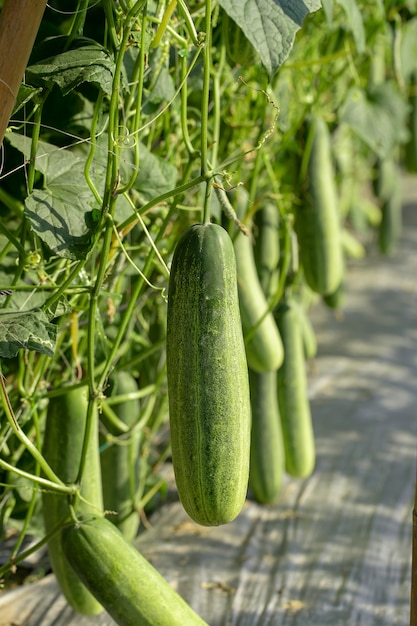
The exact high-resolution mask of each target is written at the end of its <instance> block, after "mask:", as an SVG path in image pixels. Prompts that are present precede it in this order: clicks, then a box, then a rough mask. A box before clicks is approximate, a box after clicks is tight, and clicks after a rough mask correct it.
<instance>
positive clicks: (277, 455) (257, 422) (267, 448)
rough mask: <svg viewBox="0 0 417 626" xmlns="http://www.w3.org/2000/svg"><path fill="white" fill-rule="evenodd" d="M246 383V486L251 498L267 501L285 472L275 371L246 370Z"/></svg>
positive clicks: (272, 498)
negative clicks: (248, 410)
mask: <svg viewBox="0 0 417 626" xmlns="http://www.w3.org/2000/svg"><path fill="white" fill-rule="evenodd" d="M249 385H250V397H251V408H252V431H251V456H250V472H249V485H250V487H251V490H252V493H253V495H254V498H255V500H257V501H258V502H260V503H262V504H270V503H271V502H274V501H275V500H276V499H277V497H278V496H279V494H280V491H281V488H282V482H283V478H284V472H285V456H284V443H283V440H282V429H281V420H280V416H279V409H278V388H277V373H276V371H271V372H264V373H262V374H260V373H258V372H253V371H252V370H249Z"/></svg>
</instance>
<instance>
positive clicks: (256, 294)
mask: <svg viewBox="0 0 417 626" xmlns="http://www.w3.org/2000/svg"><path fill="white" fill-rule="evenodd" d="M246 204H247V194H245V192H244V191H243V190H240V194H239V195H238V202H237V215H238V217H239V219H241V220H242V219H244V216H245V215H244V214H245V206H246ZM234 248H235V254H236V267H237V284H238V292H239V307H240V316H241V319H242V327H243V334H244V336H245V347H246V357H247V360H248V365H249V367H250V368H251V369H252V370H254V371H255V372H268V371H271V370H277V369H278V368H279V366H280V365H281V363H282V359H283V356H284V353H283V347H282V341H281V337H280V334H279V332H278V328H277V325H276V323H275V319H274V316H273V314H272V312H271V311H268V312H267V313H266V311H267V310H268V302H267V300H266V297H265V294H264V292H263V290H262V287H261V283H260V281H259V277H258V272H257V269H256V264H255V256H254V250H253V245H252V241H251V238H250V237H247V236H246V235H245V234H244V233H242V232H238V234H237V235H236V238H235V240H234ZM260 320H261V321H260Z"/></svg>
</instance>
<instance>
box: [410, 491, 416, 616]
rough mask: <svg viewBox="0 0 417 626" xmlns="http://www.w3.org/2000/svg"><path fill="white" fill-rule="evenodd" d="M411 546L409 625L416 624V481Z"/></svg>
mask: <svg viewBox="0 0 417 626" xmlns="http://www.w3.org/2000/svg"><path fill="white" fill-rule="evenodd" d="M412 541H413V547H412V551H411V601H410V626H417V483H416V493H415V500H414V508H413V539H412Z"/></svg>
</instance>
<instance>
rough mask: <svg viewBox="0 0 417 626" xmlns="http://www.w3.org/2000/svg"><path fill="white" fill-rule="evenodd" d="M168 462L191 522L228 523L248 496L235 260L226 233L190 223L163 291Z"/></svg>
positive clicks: (246, 405)
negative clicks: (172, 466)
mask: <svg viewBox="0 0 417 626" xmlns="http://www.w3.org/2000/svg"><path fill="white" fill-rule="evenodd" d="M166 348H167V377H168V398H169V412H170V424H171V443H172V461H173V465H174V472H175V478H176V483H177V487H178V493H179V496H180V499H181V502H182V504H183V506H184V508H185V510H186V511H187V513H188V514H189V515H190V517H191V518H192V519H193V520H195V521H196V522H198V523H200V524H202V525H206V526H211V525H218V524H224V523H227V522H230V521H231V520H233V519H234V518H235V517H236V516H237V515H238V513H239V512H240V510H241V508H242V506H243V503H244V501H245V497H246V491H247V485H248V474H249V449H250V400H249V382H248V371H247V363H246V357H245V347H244V343H243V335H242V325H241V321H240V315H239V304H238V294H237V285H236V265H235V256H234V251H233V245H232V242H231V239H230V237H229V235H228V233H227V232H226V231H225V230H224V229H223V228H222V227H221V226H218V225H215V224H208V223H207V224H195V225H194V226H192V227H191V228H189V229H188V230H187V231H186V232H185V234H184V235H183V236H182V238H181V239H180V241H179V242H178V244H177V247H176V250H175V253H174V257H173V261H172V268H171V276H170V281H169V291H168V320H167V346H166Z"/></svg>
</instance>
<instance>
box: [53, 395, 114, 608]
mask: <svg viewBox="0 0 417 626" xmlns="http://www.w3.org/2000/svg"><path fill="white" fill-rule="evenodd" d="M86 389H87V388H86V387H83V388H80V389H74V390H71V391H68V392H67V393H65V394H64V395H60V396H56V397H54V398H51V399H50V401H49V406H48V413H47V418H46V424H45V432H44V441H43V451H42V453H43V455H44V456H45V458H46V460H47V461H48V463H49V465H50V466H51V467H52V469H53V470H54V471H55V473H56V474H57V475H58V476H59V478H61V480H62V481H64V482H65V483H74V482H75V480H76V479H77V473H78V469H79V465H80V461H81V452H82V446H83V440H84V432H85V427H86V416H87V406H88V402H87V395H86ZM91 426H92V428H91V435H90V439H89V442H88V453H87V458H86V464H85V468H84V477H83V482H82V485H81V495H82V497H83V498H85V500H86V501H87V502H88V503H89V504H87V503H86V502H84V501H79V502H78V503H77V511H79V512H80V513H82V512H89V513H97V512H101V511H102V509H103V501H102V491H101V475H100V459H99V448H98V417H97V412H94V414H93V424H92V425H91ZM42 501H43V502H42V503H43V517H44V523H45V530H46V532H47V533H48V532H51V531H52V530H53V529H55V528H56V526H57V525H58V524H59V522H60V521H63V519H64V518H65V516H66V515H68V513H69V508H68V502H67V499H66V498H65V496H63V495H62V494H58V493H53V492H52V491H44V492H43V494H42ZM48 552H49V559H50V562H51V566H52V569H53V571H54V573H55V576H56V578H57V580H58V584H59V586H60V588H61V591H62V592H63V594H64V595H65V597H66V599H67V601H68V603H69V604H70V605H71V606H72V607H73V608H74V609H76V610H77V611H78V612H80V613H83V614H85V615H95V614H97V613H100V612H101V611H102V610H103V609H102V607H101V605H100V604H99V603H98V602H97V600H96V599H95V598H94V596H92V595H91V593H90V592H89V591H88V590H87V589H86V588H85V586H84V585H83V584H82V583H81V581H80V580H79V578H78V576H76V575H75V574H74V572H73V570H72V569H71V567H70V566H69V565H68V563H67V561H66V559H65V557H64V555H63V552H62V546H61V541H60V535H59V533H58V534H56V535H54V537H53V538H52V539H51V541H49V542H48Z"/></svg>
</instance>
